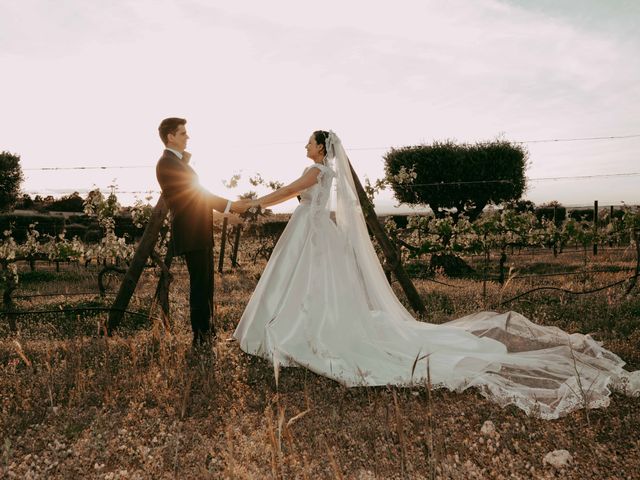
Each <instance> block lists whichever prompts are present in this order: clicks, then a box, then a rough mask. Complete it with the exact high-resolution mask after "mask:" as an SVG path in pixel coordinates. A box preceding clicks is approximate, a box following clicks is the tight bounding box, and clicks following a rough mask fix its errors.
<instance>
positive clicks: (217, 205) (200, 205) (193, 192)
mask: <svg viewBox="0 0 640 480" xmlns="http://www.w3.org/2000/svg"><path fill="white" fill-rule="evenodd" d="M186 123H187V121H186V120H185V119H184V118H165V119H164V120H163V121H162V122H161V123H160V126H159V127H158V132H159V133H160V138H161V139H162V142H163V143H164V145H165V147H166V149H165V151H164V152H163V154H162V156H161V157H160V160H158V164H157V165H156V178H157V179H158V183H159V184H160V188H161V189H162V195H163V197H164V199H165V201H166V202H167V204H168V206H169V210H170V211H171V215H172V224H171V245H172V247H171V248H172V249H173V254H174V255H175V256H178V255H184V257H185V261H186V263H187V270H188V271H189V304H190V314H191V328H192V330H193V346H194V348H198V347H201V346H203V345H206V344H207V343H209V342H210V341H211V340H213V337H215V328H214V326H213V210H217V211H219V212H224V216H225V217H227V218H228V221H229V223H231V224H238V223H240V222H241V220H240V218H239V217H237V216H235V215H230V214H229V211H230V210H233V211H236V210H235V209H234V208H233V207H234V206H233V203H232V202H231V201H230V200H227V199H226V198H222V197H218V196H216V195H213V194H212V193H210V192H208V191H207V190H205V189H204V188H202V187H201V186H200V185H199V183H198V175H197V174H196V172H195V171H194V170H193V168H191V167H190V166H189V160H190V159H191V154H190V153H189V152H187V151H186V150H185V149H186V148H187V140H189V135H187V130H186V128H185V124H186Z"/></svg>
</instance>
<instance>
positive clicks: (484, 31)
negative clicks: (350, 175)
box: [0, 0, 640, 212]
mask: <svg viewBox="0 0 640 480" xmlns="http://www.w3.org/2000/svg"><path fill="white" fill-rule="evenodd" d="M639 22H640V2H637V1H635V0H630V1H624V0H613V1H606V2H605V1H596V0H563V1H555V0H536V1H524V0H474V1H471V0H449V1H447V2H444V1H436V0H405V1H403V0H398V1H397V2H388V1H375V0H369V1H361V0H350V1H335V0H323V1H322V2H302V1H299V0H297V1H294V0H292V1H280V0H273V1H270V2H264V1H239V0H237V1H234V2H227V1H218V2H212V1H206V0H185V1H177V0H176V1H169V0H153V1H151V0H129V1H125V0H111V1H109V2H104V1H98V0H60V1H56V2H51V1H46V0H0V69H1V73H0V112H1V113H0V150H6V151H10V152H12V153H16V154H19V155H20V156H21V165H22V168H23V170H24V173H25V177H26V179H25V181H24V183H23V185H22V189H23V191H25V192H27V193H30V194H31V195H32V196H33V195H34V194H36V193H37V194H40V195H54V196H56V197H57V196H60V195H63V194H69V193H71V192H73V191H78V192H80V193H81V195H83V196H84V195H85V194H86V192H87V191H89V190H91V189H92V188H95V187H99V188H101V189H102V190H103V191H105V190H107V189H108V186H109V185H116V188H117V191H118V192H121V193H119V194H118V197H119V198H120V200H121V202H122V203H123V204H132V203H133V201H134V199H135V197H136V196H137V197H139V198H143V197H145V193H142V192H147V191H152V192H154V193H152V201H155V199H157V197H158V193H157V191H158V189H159V187H158V184H157V182H156V179H155V170H154V168H155V164H156V162H157V160H158V158H159V157H160V155H161V153H162V150H163V145H162V143H161V142H160V139H159V137H158V134H157V127H158V125H159V123H160V121H161V120H162V119H163V118H165V117H169V116H179V117H184V118H186V119H187V120H188V123H187V125H186V126H187V130H188V132H189V135H190V137H191V140H190V142H189V146H188V149H189V151H191V152H192V154H193V157H192V165H193V166H194V168H195V169H196V171H197V172H198V173H199V175H200V182H201V183H202V184H203V185H204V186H206V187H207V188H209V189H210V190H211V191H212V192H214V193H216V194H218V195H222V196H227V197H230V198H235V196H237V195H238V194H241V193H244V192H246V191H248V190H250V189H251V188H252V187H251V186H250V185H249V183H248V179H249V177H250V176H252V175H254V174H256V173H260V174H261V175H262V177H263V178H265V179H267V180H279V181H282V182H285V183H288V182H290V181H293V180H295V179H296V178H297V177H298V176H299V175H300V174H301V172H302V170H303V169H304V167H305V166H306V165H307V164H308V162H309V160H308V159H307V158H306V157H305V151H304V146H305V144H306V142H307V139H308V137H309V135H310V133H311V132H312V131H313V130H317V129H325V130H328V129H331V130H334V131H335V132H336V133H337V134H338V135H339V136H340V138H341V139H342V143H343V145H344V146H345V147H346V149H347V152H348V154H349V157H350V159H351V162H352V164H353V166H354V169H355V170H356V172H357V173H358V175H359V176H360V177H361V178H364V177H368V178H370V179H376V178H380V177H382V176H383V173H384V163H383V155H384V154H385V152H387V151H388V150H389V148H390V147H401V146H405V145H417V144H423V143H424V144H429V143H432V142H434V141H439V140H447V139H454V140H456V141H458V142H461V143H464V142H470V143H473V142H477V141H487V140H492V139H495V138H503V139H506V140H510V141H525V142H527V143H525V144H524V145H525V147H526V148H527V150H528V152H529V167H528V169H527V177H528V178H529V181H528V190H527V192H526V194H525V198H527V199H530V200H532V201H534V202H535V203H538V204H539V203H543V202H548V201H551V200H557V201H560V202H561V203H563V204H565V205H569V206H574V205H589V204H592V203H593V201H594V200H598V201H599V203H600V205H620V204H621V203H622V202H626V203H627V204H640V189H639V188H638V185H639V184H640V175H638V173H639V172H640V158H639V157H640V155H639V151H640V56H638V55H637V52H638V51H640V29H639V28H638V25H639V24H640V23H639ZM594 137H627V138H616V139H601V140H572V141H551V142H537V141H538V140H568V139H576V138H578V139H584V138H594ZM81 166H82V167H91V169H84V170H77V169H69V168H70V167H81ZM95 167H109V168H108V169H107V168H105V169H95ZM47 168H49V169H50V168H56V169H58V170H43V169H47ZM238 173H239V174H240V175H241V179H240V181H239V184H238V186H237V187H236V188H233V189H228V188H226V187H225V186H224V185H223V181H225V180H229V179H230V178H231V176H232V175H234V174H238ZM626 174H636V175H626ZM603 175H610V176H608V177H604V176H603ZM557 177H588V178H570V179H560V180H553V179H550V178H557ZM131 192H141V193H131ZM259 193H266V190H259ZM396 204H397V202H396V201H395V200H394V199H393V197H392V194H391V193H390V192H382V193H381V195H379V197H378V198H377V200H376V206H377V208H378V210H379V211H381V212H382V211H388V210H391V209H393V208H394V206H395V205H396ZM295 206H296V202H295V200H291V201H289V202H287V203H284V204H282V205H280V206H279V207H276V208H275V210H276V211H291V210H293V208H295Z"/></svg>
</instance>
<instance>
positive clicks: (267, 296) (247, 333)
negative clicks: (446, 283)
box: [234, 140, 640, 419]
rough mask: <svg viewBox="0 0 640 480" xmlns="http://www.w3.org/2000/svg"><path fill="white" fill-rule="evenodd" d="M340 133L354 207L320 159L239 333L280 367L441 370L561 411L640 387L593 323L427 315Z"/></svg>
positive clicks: (376, 380) (435, 376)
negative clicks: (377, 248)
mask: <svg viewBox="0 0 640 480" xmlns="http://www.w3.org/2000/svg"><path fill="white" fill-rule="evenodd" d="M337 142H338V143H337V147H336V148H337V150H338V151H337V152H336V154H335V157H336V162H338V168H337V169H336V170H337V172H338V175H337V181H338V195H339V197H340V195H342V198H339V199H338V209H340V208H343V210H341V212H342V216H339V217H338V219H337V224H336V223H334V221H333V220H332V219H331V218H330V215H329V210H328V203H329V202H328V200H329V196H330V192H331V185H332V183H333V181H334V179H335V177H336V171H335V170H334V169H332V168H331V167H329V166H326V165H323V164H314V165H312V166H311V167H308V168H318V169H319V170H320V174H319V176H318V182H317V184H316V185H314V186H312V187H310V188H309V189H307V190H305V191H304V192H303V193H302V199H301V202H300V205H299V206H298V207H297V208H296V210H295V211H294V213H293V215H292V216H291V219H290V221H289V223H288V224H287V227H286V228H285V230H284V232H283V233H282V235H281V237H280V239H279V241H278V243H277V245H276V247H275V248H274V250H273V253H272V255H271V258H270V260H269V262H268V264H267V266H266V268H265V270H264V273H263V274H262V276H261V278H260V281H259V282H258V285H257V287H256V289H255V291H254V292H253V294H252V296H251V299H250V301H249V303H248V305H247V307H246V309H245V311H244V314H243V316H242V318H241V320H240V322H239V324H238V327H237V329H236V331H235V333H234V337H235V338H236V339H237V340H238V341H239V343H240V347H241V349H242V350H243V351H245V352H247V353H249V354H252V355H258V356H261V357H263V358H265V359H268V360H269V361H271V362H272V363H273V364H274V367H275V370H276V375H277V372H278V371H279V367H280V366H302V367H305V368H308V369H309V370H312V371H314V372H316V373H318V374H320V375H323V376H326V377H329V378H332V379H334V380H336V381H338V382H340V383H342V384H344V385H346V386H349V387H352V386H373V385H388V384H393V385H411V384H419V383H424V382H425V381H426V378H427V375H430V379H431V382H432V384H433V385H434V386H435V387H446V388H449V389H451V390H457V391H460V390H464V389H466V388H468V387H471V386H473V387H477V388H478V389H479V391H480V392H481V394H482V395H484V396H485V397H487V398H489V399H491V400H493V401H495V402H497V403H498V404H500V405H503V406H504V405H508V404H515V405H517V406H518V407H520V408H522V409H523V410H524V411H525V412H527V413H528V414H534V415H538V416H540V417H542V418H549V419H550V418H557V417H559V416H561V415H565V414H567V413H569V412H571V411H573V410H575V409H577V408H581V407H584V406H587V407H589V408H596V407H602V406H606V405H608V403H609V395H610V393H611V392H610V387H611V386H616V387H617V388H619V389H622V390H625V391H626V392H627V393H630V394H638V393H639V392H640V372H633V373H629V372H626V371H625V370H624V369H623V366H624V364H625V363H624V361H622V360H621V359H620V358H619V357H618V356H617V355H615V354H614V353H612V352H610V351H608V350H606V349H604V348H603V347H602V346H601V345H600V344H599V343H597V342H596V341H594V340H593V339H592V338H591V337H589V336H588V335H581V334H571V335H569V334H567V333H566V332H563V331H562V330H560V329H559V328H556V327H545V326H541V325H536V324H534V323H533V322H531V321H529V320H528V319H526V318H525V317H523V316H522V315H520V314H518V313H516V312H506V313H496V312H479V313H476V314H473V315H469V316H466V317H463V318H460V319H457V320H454V321H451V322H448V323H445V324H442V325H433V324H429V323H425V322H420V321H417V320H415V319H414V318H413V317H412V316H411V314H410V313H409V312H408V311H407V310H406V309H405V308H404V307H403V306H402V304H401V303H400V301H399V300H398V299H397V298H396V297H395V295H394V293H393V291H392V290H391V288H390V286H389V284H388V282H387V281H386V279H385V277H384V274H383V271H382V268H381V267H380V264H379V262H378V260H377V258H375V253H374V251H373V247H372V245H371V243H370V239H369V237H368V235H367V234H366V226H365V225H364V220H363V218H362V213H361V210H360V207H359V204H358V203H357V197H355V194H354V192H355V190H354V189H353V184H352V182H353V180H352V178H351V177H350V173H349V174H348V175H347V169H346V167H347V165H345V164H344V162H345V161H347V162H348V160H346V155H345V154H344V150H343V149H342V146H341V144H340V143H339V140H337ZM342 157H344V158H342ZM341 162H342V163H341ZM341 176H342V178H341ZM340 182H342V183H340ZM354 197H355V198H354ZM341 202H342V203H341ZM341 205H342V207H341ZM345 210H349V212H350V213H349V215H345V214H344V211H345ZM354 229H355V230H354ZM363 229H364V231H363ZM372 255H373V256H372ZM374 258H375V259H374ZM427 369H428V370H429V372H428V373H427Z"/></svg>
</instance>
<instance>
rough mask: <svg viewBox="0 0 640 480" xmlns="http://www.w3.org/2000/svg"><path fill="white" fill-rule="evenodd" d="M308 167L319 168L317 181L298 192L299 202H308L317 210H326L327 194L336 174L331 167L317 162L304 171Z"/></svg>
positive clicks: (329, 192) (303, 203)
mask: <svg viewBox="0 0 640 480" xmlns="http://www.w3.org/2000/svg"><path fill="white" fill-rule="evenodd" d="M310 168H317V169H318V170H320V173H319V174H318V183H316V184H315V185H312V186H311V187H309V188H307V189H306V190H303V191H302V192H301V193H300V204H301V205H306V204H308V205H310V206H311V207H312V208H313V209H315V210H318V211H322V210H327V209H328V201H329V195H330V194H331V184H332V182H333V178H334V177H335V176H336V174H335V173H334V171H333V170H331V168H329V167H327V166H326V165H322V164H319V163H314V164H313V165H310V166H309V167H307V168H305V170H304V173H306V172H308V171H309V169H310Z"/></svg>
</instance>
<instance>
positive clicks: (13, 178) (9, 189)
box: [0, 151, 24, 212]
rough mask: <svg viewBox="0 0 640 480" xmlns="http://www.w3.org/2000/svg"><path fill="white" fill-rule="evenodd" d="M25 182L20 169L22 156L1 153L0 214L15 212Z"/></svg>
mask: <svg viewBox="0 0 640 480" xmlns="http://www.w3.org/2000/svg"><path fill="white" fill-rule="evenodd" d="M22 180H24V177H23V175H22V168H21V167H20V155H16V154H13V153H9V152H5V151H3V152H2V153H0V212H7V211H10V210H13V208H14V206H15V204H16V202H17V200H18V195H19V193H20V184H21V183H22Z"/></svg>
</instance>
